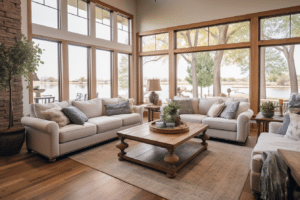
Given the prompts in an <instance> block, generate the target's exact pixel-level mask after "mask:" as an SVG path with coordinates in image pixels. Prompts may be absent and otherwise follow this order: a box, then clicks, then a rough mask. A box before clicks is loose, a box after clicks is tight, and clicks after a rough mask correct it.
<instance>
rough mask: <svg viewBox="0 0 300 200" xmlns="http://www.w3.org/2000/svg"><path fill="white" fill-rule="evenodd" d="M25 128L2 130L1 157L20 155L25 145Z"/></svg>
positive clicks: (0, 135)
mask: <svg viewBox="0 0 300 200" xmlns="http://www.w3.org/2000/svg"><path fill="white" fill-rule="evenodd" d="M24 140H25V128H11V129H6V130H0V156H12V155H15V154H18V153H19V152H20V150H21V148H22V146H23V144H24Z"/></svg>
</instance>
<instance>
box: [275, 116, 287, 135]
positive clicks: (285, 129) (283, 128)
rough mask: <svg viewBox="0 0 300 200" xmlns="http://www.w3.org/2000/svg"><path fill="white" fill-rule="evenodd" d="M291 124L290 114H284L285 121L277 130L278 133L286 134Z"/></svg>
mask: <svg viewBox="0 0 300 200" xmlns="http://www.w3.org/2000/svg"><path fill="white" fill-rule="evenodd" d="M289 125H290V116H289V115H286V116H284V118H283V123H282V125H281V126H280V128H279V129H278V130H277V131H276V134H279V135H285V134H286V132H287V129H288V127H289Z"/></svg>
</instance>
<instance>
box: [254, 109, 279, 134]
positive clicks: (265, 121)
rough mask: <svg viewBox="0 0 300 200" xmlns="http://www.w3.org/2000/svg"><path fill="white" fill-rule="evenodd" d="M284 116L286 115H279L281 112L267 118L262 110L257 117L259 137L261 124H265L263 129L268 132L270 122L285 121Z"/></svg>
mask: <svg viewBox="0 0 300 200" xmlns="http://www.w3.org/2000/svg"><path fill="white" fill-rule="evenodd" d="M283 118H284V117H281V116H279V113H275V115H274V117H272V118H266V117H264V116H263V115H262V113H261V112H259V113H258V114H257V115H256V117H255V120H256V124H257V139H258V138H259V136H260V133H261V132H260V125H261V124H263V131H264V132H268V131H269V123H270V122H283Z"/></svg>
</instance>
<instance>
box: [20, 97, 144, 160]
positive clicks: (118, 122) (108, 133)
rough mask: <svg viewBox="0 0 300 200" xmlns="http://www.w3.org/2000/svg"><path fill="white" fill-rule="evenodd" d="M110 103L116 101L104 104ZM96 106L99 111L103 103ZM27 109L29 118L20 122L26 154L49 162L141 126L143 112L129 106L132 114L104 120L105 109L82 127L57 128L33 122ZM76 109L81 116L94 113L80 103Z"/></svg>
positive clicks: (39, 120) (59, 104)
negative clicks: (24, 135) (24, 137)
mask: <svg viewBox="0 0 300 200" xmlns="http://www.w3.org/2000/svg"><path fill="white" fill-rule="evenodd" d="M110 100H112V102H114V103H116V102H118V101H119V99H118V98H114V99H105V101H106V102H107V101H110ZM91 101H92V100H91ZM97 102H98V103H99V102H101V105H99V107H101V106H102V107H103V102H104V101H103V99H102V100H101V101H97ZM87 103H88V102H87ZM75 104H76V103H75V102H73V101H64V102H58V103H52V104H48V105H50V106H51V107H53V106H57V105H58V106H60V107H62V108H63V107H67V106H70V105H74V106H75ZM76 105H78V102H77V104H76ZM30 106H31V111H30V116H28V117H23V118H22V120H21V122H22V124H23V125H24V126H25V129H26V145H27V149H28V151H29V152H30V151H31V150H33V151H36V152H37V153H39V154H41V155H44V156H46V157H47V158H49V161H55V159H56V158H57V157H59V156H61V155H64V154H68V153H70V152H73V151H76V150H79V149H82V148H85V147H88V146H91V145H94V144H97V143H100V142H103V141H106V140H109V139H112V138H116V137H117V134H116V133H117V132H118V131H120V130H124V129H127V128H130V127H134V126H137V125H139V124H142V123H143V112H144V108H143V107H142V106H133V110H134V113H131V114H122V115H114V116H105V109H104V108H101V109H102V111H100V114H99V116H93V117H91V118H89V120H88V121H87V122H86V123H85V124H84V125H77V124H68V125H66V126H64V127H61V128H59V126H58V124H57V123H56V122H53V121H48V120H45V119H40V118H37V117H36V115H35V114H36V110H35V106H36V104H31V105H30ZM77 108H78V109H80V110H81V111H82V112H84V113H86V112H94V111H93V110H91V109H90V110H89V111H88V109H89V107H88V104H84V103H83V104H80V106H78V107H77ZM87 116H88V115H87Z"/></svg>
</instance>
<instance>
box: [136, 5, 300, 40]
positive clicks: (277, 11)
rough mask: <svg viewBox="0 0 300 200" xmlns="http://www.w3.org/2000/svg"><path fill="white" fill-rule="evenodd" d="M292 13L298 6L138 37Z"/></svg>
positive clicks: (167, 29)
mask: <svg viewBox="0 0 300 200" xmlns="http://www.w3.org/2000/svg"><path fill="white" fill-rule="evenodd" d="M294 12H300V6H294V7H288V8H281V9H277V10H270V11H264V12H258V13H252V14H246V15H240V16H234V17H228V18H223V19H217V20H211V21H205V22H198V23H193V24H187V25H181V26H173V27H168V28H163V29H157V30H151V31H144V32H141V33H139V35H140V36H145V35H153V34H157V33H165V32H169V31H172V30H174V31H179V30H185V29H192V28H200V27H207V26H212V25H214V26H215V25H220V24H227V23H232V22H241V21H246V20H250V19H252V18H262V17H266V16H276V15H279V14H285V13H294Z"/></svg>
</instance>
